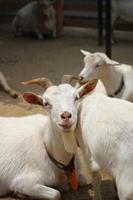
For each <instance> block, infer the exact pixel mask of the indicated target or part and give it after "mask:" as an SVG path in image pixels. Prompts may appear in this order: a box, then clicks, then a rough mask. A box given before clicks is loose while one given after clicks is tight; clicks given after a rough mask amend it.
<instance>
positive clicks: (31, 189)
mask: <svg viewBox="0 0 133 200" xmlns="http://www.w3.org/2000/svg"><path fill="white" fill-rule="evenodd" d="M24 83H25V84H33V83H36V84H39V85H41V86H43V87H44V88H45V89H46V91H45V92H44V94H43V96H42V97H41V96H38V95H36V94H35V93H31V92H26V93H24V94H23V97H24V99H25V100H26V101H27V102H28V103H31V104H38V105H41V106H43V107H44V108H45V109H46V110H47V111H48V116H43V115H33V116H28V117H20V118H17V117H16V118H14V117H1V118H0V130H1V134H0V185H1V187H0V196H2V195H5V194H6V193H7V192H9V191H14V192H18V193H21V194H26V195H29V196H33V197H36V198H47V199H59V198H60V192H59V191H58V190H56V189H53V188H51V187H54V188H55V187H57V186H58V188H59V186H61V187H63V186H64V187H65V188H66V185H67V183H68V179H67V176H66V173H65V172H69V173H70V172H71V170H73V162H72V160H73V159H72V157H73V154H74V153H75V152H76V150H77V143H76V138H75V132H74V130H75V126H76V123H77V110H78V108H77V107H78V103H77V101H76V100H77V99H78V97H79V94H78V91H77V90H76V89H75V88H73V87H72V86H70V85H69V84H60V85H59V86H53V85H52V83H51V82H50V81H49V80H48V79H46V78H39V79H34V80H30V81H26V82H24ZM83 95H85V93H84V92H83V93H82V96H83ZM60 168H61V169H60ZM62 168H63V169H64V168H65V169H64V170H62ZM66 168H68V169H66Z"/></svg>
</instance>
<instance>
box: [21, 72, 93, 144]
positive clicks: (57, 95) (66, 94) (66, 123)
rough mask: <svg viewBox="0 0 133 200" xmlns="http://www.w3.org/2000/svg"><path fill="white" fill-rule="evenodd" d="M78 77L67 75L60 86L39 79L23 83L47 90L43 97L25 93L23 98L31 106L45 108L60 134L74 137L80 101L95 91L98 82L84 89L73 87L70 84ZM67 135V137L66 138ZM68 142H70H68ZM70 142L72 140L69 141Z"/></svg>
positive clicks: (45, 79)
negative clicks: (39, 86) (36, 105)
mask: <svg viewBox="0 0 133 200" xmlns="http://www.w3.org/2000/svg"><path fill="white" fill-rule="evenodd" d="M72 79H78V78H77V77H75V76H74V77H73V76H69V75H66V76H64V77H63V79H62V83H61V84H60V85H58V86H55V85H53V84H52V82H51V81H49V80H48V79H47V78H38V79H33V80H29V81H25V82H23V84H26V85H27V84H33V83H36V84H39V85H41V86H43V87H44V88H45V92H44V94H43V95H42V97H41V96H39V95H37V94H35V93H31V92H25V93H24V94H23V98H24V99H25V100H26V101H27V102H28V103H30V104H38V105H41V106H43V107H44V109H46V110H47V111H48V113H49V117H50V120H51V122H52V126H54V129H56V130H57V131H58V132H60V133H62V135H65V136H63V137H65V141H66V137H68V135H72V134H71V133H72V132H73V131H74V129H75V127H76V124H77V116H78V100H79V99H80V98H81V97H83V96H84V95H85V94H87V93H88V92H89V91H91V90H93V88H95V86H96V84H97V80H93V81H92V82H90V83H87V84H85V85H84V86H82V89H80V90H79V89H78V90H77V89H76V88H74V87H72V86H71V85H70V84H69V82H70V81H71V80H72ZM66 135H67V136H66ZM67 141H68V140H67ZM69 141H70V140H69Z"/></svg>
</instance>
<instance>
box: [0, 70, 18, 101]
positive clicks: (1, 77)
mask: <svg viewBox="0 0 133 200" xmlns="http://www.w3.org/2000/svg"><path fill="white" fill-rule="evenodd" d="M0 85H1V86H2V88H3V89H4V90H5V91H6V92H7V93H8V94H9V95H10V96H11V97H15V98H16V97H17V96H18V94H17V92H16V91H15V90H13V89H12V88H10V86H9V85H8V83H7V81H6V78H5V77H4V75H3V73H2V72H0Z"/></svg>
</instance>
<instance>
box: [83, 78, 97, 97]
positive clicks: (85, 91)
mask: <svg viewBox="0 0 133 200" xmlns="http://www.w3.org/2000/svg"><path fill="white" fill-rule="evenodd" d="M97 83H98V79H93V80H92V81H89V82H87V83H86V84H85V85H83V86H82V87H81V89H80V91H79V96H80V98H81V97H83V96H84V95H86V94H88V93H89V92H91V91H92V90H94V88H95V87H96V85H97Z"/></svg>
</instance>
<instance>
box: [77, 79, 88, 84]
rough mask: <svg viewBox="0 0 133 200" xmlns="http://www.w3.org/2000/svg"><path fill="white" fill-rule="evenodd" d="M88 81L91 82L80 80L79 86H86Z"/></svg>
mask: <svg viewBox="0 0 133 200" xmlns="http://www.w3.org/2000/svg"><path fill="white" fill-rule="evenodd" d="M88 81H89V80H87V81H86V80H79V84H80V85H84V84H86V83H87V82H88Z"/></svg>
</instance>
